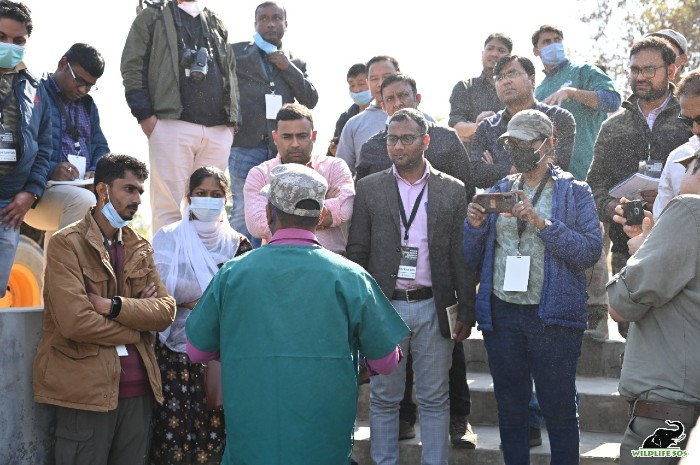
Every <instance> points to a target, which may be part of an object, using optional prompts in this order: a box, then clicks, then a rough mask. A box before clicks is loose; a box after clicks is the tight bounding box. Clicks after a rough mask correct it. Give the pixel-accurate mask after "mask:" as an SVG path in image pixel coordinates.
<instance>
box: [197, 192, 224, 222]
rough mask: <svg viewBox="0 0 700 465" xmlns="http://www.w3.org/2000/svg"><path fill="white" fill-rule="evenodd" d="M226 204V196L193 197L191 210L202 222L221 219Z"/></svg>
mask: <svg viewBox="0 0 700 465" xmlns="http://www.w3.org/2000/svg"><path fill="white" fill-rule="evenodd" d="M225 206H226V199H225V198H224V197H221V198H215V197H191V198H190V211H191V212H192V213H193V214H194V216H195V219H196V220H198V221H202V222H205V223H206V222H213V221H219V220H220V219H221V214H222V213H223V211H224V207H225Z"/></svg>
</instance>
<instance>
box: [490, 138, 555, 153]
mask: <svg viewBox="0 0 700 465" xmlns="http://www.w3.org/2000/svg"><path fill="white" fill-rule="evenodd" d="M543 137H544V136H543ZM540 140H542V144H540V146H539V147H538V148H537V149H534V148H532V144H533V143H535V142H539V141H540ZM546 141H547V139H546V138H544V139H542V138H540V137H538V138H537V139H532V140H531V141H529V142H527V141H521V140H518V141H517V142H516V141H514V140H512V139H510V138H509V139H506V140H504V141H503V142H502V143H501V146H502V147H503V148H504V149H505V150H506V151H507V152H512V151H514V150H532V151H533V152H539V151H540V149H541V148H542V146H543V145H544V143H545V142H546Z"/></svg>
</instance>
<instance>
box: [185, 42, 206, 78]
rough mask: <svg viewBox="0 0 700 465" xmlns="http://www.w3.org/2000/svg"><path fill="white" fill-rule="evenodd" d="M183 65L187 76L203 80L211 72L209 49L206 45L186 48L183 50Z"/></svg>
mask: <svg viewBox="0 0 700 465" xmlns="http://www.w3.org/2000/svg"><path fill="white" fill-rule="evenodd" d="M182 65H183V66H184V67H185V75H186V76H187V77H189V78H190V79H192V80H193V81H195V82H199V81H203V80H204V78H205V77H206V76H207V73H208V72H209V51H208V50H207V49H206V47H200V48H199V50H192V49H185V50H184V51H183V52H182Z"/></svg>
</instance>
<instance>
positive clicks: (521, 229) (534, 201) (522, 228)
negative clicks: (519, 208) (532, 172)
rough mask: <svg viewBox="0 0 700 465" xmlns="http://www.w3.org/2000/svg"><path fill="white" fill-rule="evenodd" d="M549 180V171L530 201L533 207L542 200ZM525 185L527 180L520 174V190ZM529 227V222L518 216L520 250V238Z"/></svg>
mask: <svg viewBox="0 0 700 465" xmlns="http://www.w3.org/2000/svg"><path fill="white" fill-rule="evenodd" d="M547 181H549V171H547V173H545V175H544V176H543V177H542V180H541V181H540V185H539V186H537V191H535V195H534V196H533V197H532V200H531V201H530V203H532V208H533V209H534V208H535V205H537V202H538V201H539V200H540V196H541V195H542V191H543V190H544V186H546V185H547ZM524 187H525V180H524V179H523V177H522V175H521V176H520V183H519V184H518V190H521V191H522V190H523V188H524ZM526 227H527V223H526V222H525V221H523V220H521V219H520V218H518V250H520V238H521V237H522V235H523V233H524V232H525V228H526Z"/></svg>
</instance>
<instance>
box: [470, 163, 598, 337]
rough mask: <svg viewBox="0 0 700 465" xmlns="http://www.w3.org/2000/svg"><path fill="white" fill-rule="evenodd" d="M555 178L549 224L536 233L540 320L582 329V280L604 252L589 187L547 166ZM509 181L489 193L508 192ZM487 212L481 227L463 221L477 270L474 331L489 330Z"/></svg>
mask: <svg viewBox="0 0 700 465" xmlns="http://www.w3.org/2000/svg"><path fill="white" fill-rule="evenodd" d="M550 174H551V175H552V177H553V178H554V198H553V204H552V218H550V220H551V221H552V225H551V226H549V227H547V228H545V229H544V230H542V232H540V233H538V236H539V238H540V239H542V242H544V247H545V252H544V262H545V264H544V285H543V288H542V298H541V300H540V308H539V316H540V318H541V319H542V321H543V322H544V323H545V324H547V325H559V326H568V327H571V328H577V329H586V319H587V314H586V279H585V277H584V270H585V269H586V268H589V267H591V266H593V264H594V263H595V262H596V261H597V260H598V258H600V252H601V250H602V248H603V242H602V236H601V233H600V223H599V220H598V214H597V212H596V209H595V202H594V201H593V195H592V194H591V189H590V188H589V187H588V185H587V184H586V183H584V182H580V181H576V180H575V179H574V177H573V176H572V175H571V174H570V173H567V172H565V171H562V169H561V168H559V167H558V166H553V165H550ZM512 183H513V177H512V176H508V177H506V178H503V179H502V180H501V181H499V182H498V183H497V184H496V185H495V186H494V187H492V188H491V190H490V191H491V192H507V191H509V190H510V187H511V185H512ZM497 218H498V215H495V214H491V215H489V216H488V218H487V220H486V222H485V223H484V224H483V225H482V226H481V228H478V229H475V228H472V227H471V226H470V225H469V222H468V221H467V220H465V222H464V257H465V258H466V260H467V264H468V265H469V267H470V268H472V269H473V270H475V271H481V283H480V285H479V292H478V294H477V296H476V320H477V323H478V329H479V330H482V331H492V330H493V324H492V319H491V294H492V290H493V261H494V255H495V247H496V219H497Z"/></svg>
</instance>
